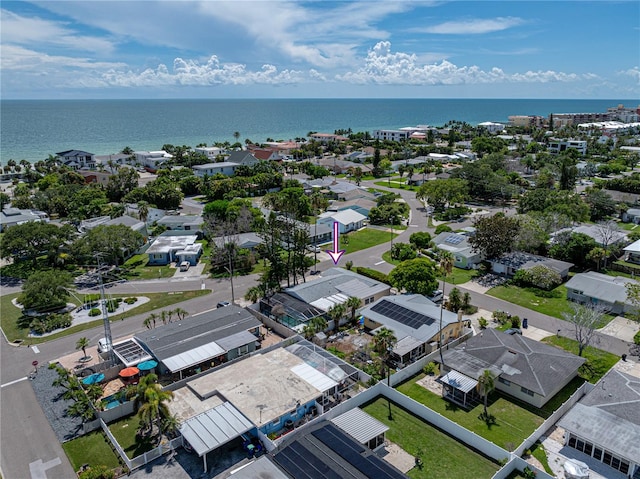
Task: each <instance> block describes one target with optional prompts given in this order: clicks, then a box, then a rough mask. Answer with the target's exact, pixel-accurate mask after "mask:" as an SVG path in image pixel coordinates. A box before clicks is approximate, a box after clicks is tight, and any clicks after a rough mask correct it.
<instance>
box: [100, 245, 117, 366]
mask: <svg viewBox="0 0 640 479" xmlns="http://www.w3.org/2000/svg"><path fill="white" fill-rule="evenodd" d="M96 263H97V265H98V267H97V270H98V284H99V286H100V304H101V306H102V322H103V324H104V337H105V339H106V341H107V351H109V359H111V360H113V359H114V354H113V340H112V339H111V323H110V322H109V313H108V311H107V298H106V297H105V293H104V282H103V281H102V263H101V262H100V255H99V254H96Z"/></svg>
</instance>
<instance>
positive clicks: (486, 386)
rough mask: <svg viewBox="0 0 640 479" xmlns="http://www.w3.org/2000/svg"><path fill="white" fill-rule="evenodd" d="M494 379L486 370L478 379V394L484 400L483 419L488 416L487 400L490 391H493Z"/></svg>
mask: <svg viewBox="0 0 640 479" xmlns="http://www.w3.org/2000/svg"><path fill="white" fill-rule="evenodd" d="M495 387H496V385H495V377H494V376H493V373H492V372H491V371H489V370H488V369H485V370H484V371H483V372H482V374H481V375H480V377H479V378H478V385H477V388H478V394H480V396H482V397H483V398H484V418H485V419H487V418H488V417H489V414H488V412H487V400H488V398H489V394H490V393H491V391H493V390H494V389H495Z"/></svg>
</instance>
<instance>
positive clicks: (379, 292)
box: [260, 268, 391, 332]
mask: <svg viewBox="0 0 640 479" xmlns="http://www.w3.org/2000/svg"><path fill="white" fill-rule="evenodd" d="M390 293H391V287H390V286H389V285H388V284H385V283H381V282H380V281H376V280H375V279H371V278H368V277H366V276H363V275H361V274H358V273H356V272H354V271H350V270H347V269H343V268H331V269H328V270H327V271H323V272H322V275H321V276H320V277H317V278H316V279H314V280H313V281H308V282H306V283H302V284H298V285H296V286H293V287H291V288H286V289H285V290H284V291H283V292H282V293H280V294H276V295H274V296H272V297H271V298H268V299H263V300H262V301H261V302H260V312H261V313H263V314H265V315H267V316H269V317H270V318H272V319H274V320H275V321H277V322H279V323H282V324H285V325H286V326H287V327H289V328H291V329H293V330H295V331H298V332H300V331H302V329H303V328H304V326H305V324H306V323H307V322H309V321H310V320H311V319H313V318H314V317H316V316H324V317H325V318H326V319H327V321H328V323H329V325H328V329H334V328H335V327H336V325H335V324H334V321H333V320H332V319H331V318H329V317H328V316H327V315H326V313H327V312H328V311H329V310H330V309H331V308H332V307H333V306H335V305H337V304H343V303H346V302H347V300H348V299H349V298H350V297H351V296H354V297H356V298H358V299H359V300H360V306H366V305H368V304H372V303H374V302H375V301H377V300H378V299H380V298H382V297H383V296H388V295H389V294H390ZM278 304H279V305H281V306H279V307H278V308H277V309H275V310H274V308H276V305H278ZM347 320H348V318H346V317H345V318H344V319H343V320H341V321H340V325H342V324H345V323H346V322H347Z"/></svg>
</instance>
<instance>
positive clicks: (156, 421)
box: [127, 373, 173, 435]
mask: <svg viewBox="0 0 640 479" xmlns="http://www.w3.org/2000/svg"><path fill="white" fill-rule="evenodd" d="M127 397H128V398H129V399H133V403H134V408H135V409H136V410H137V411H138V417H139V418H140V420H141V423H142V432H143V433H144V434H147V435H148V434H150V433H152V432H153V426H154V425H157V426H158V427H159V428H160V427H161V423H162V420H163V419H164V418H168V417H170V416H171V413H170V411H169V407H168V406H167V402H169V401H171V400H172V399H173V391H168V390H167V391H165V390H163V389H162V386H161V385H160V384H158V376H157V375H155V374H154V373H151V374H147V375H146V376H143V377H142V378H141V379H140V381H139V382H138V384H137V385H136V386H134V387H132V388H131V389H129V390H128V391H127Z"/></svg>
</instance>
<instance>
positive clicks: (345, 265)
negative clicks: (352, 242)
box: [344, 260, 353, 271]
mask: <svg viewBox="0 0 640 479" xmlns="http://www.w3.org/2000/svg"><path fill="white" fill-rule="evenodd" d="M344 267H345V268H347V269H348V270H349V271H351V268H353V261H351V260H349V261H347V262H346V263H345V264H344Z"/></svg>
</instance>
